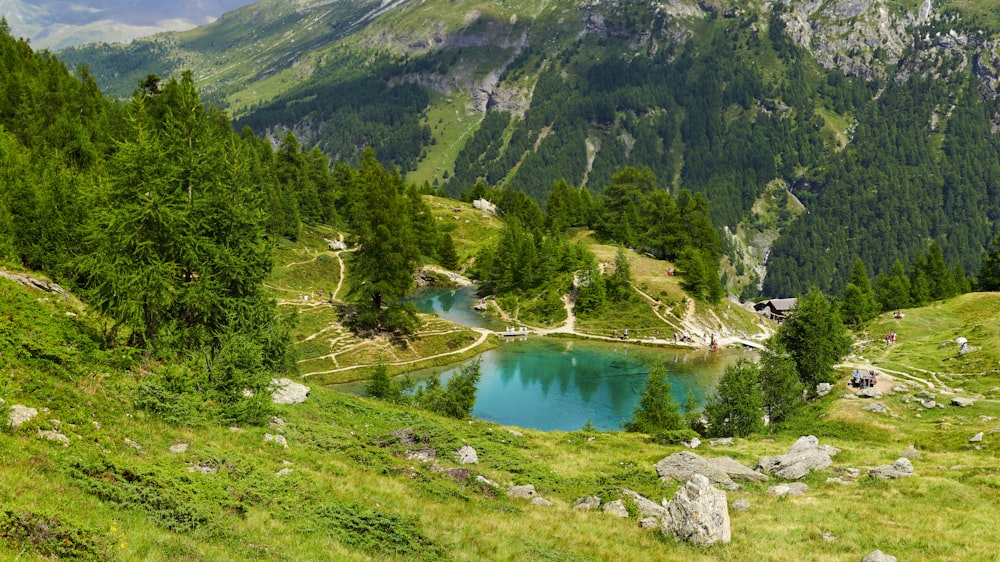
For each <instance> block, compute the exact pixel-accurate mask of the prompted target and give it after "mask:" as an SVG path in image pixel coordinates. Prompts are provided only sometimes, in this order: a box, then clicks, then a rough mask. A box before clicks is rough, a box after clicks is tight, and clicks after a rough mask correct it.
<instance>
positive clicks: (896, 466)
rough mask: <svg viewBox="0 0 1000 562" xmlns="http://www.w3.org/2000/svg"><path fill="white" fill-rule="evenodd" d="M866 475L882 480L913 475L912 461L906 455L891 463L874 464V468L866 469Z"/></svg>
mask: <svg viewBox="0 0 1000 562" xmlns="http://www.w3.org/2000/svg"><path fill="white" fill-rule="evenodd" d="M868 476H869V477H871V478H880V479H883V480H889V479H892V478H906V477H907V476H913V463H911V462H910V459H908V458H906V457H901V458H898V459H896V462H894V463H892V464H884V465H882V466H876V467H875V468H873V469H871V470H869V471H868Z"/></svg>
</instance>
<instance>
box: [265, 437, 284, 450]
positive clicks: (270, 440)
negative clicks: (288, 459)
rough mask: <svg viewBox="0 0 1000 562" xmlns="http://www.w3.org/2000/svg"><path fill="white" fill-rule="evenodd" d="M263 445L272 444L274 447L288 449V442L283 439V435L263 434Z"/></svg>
mask: <svg viewBox="0 0 1000 562" xmlns="http://www.w3.org/2000/svg"><path fill="white" fill-rule="evenodd" d="M264 443H274V444H275V445H281V446H282V447H285V448H288V440H287V439H285V436H284V435H271V434H270V433H265V434H264Z"/></svg>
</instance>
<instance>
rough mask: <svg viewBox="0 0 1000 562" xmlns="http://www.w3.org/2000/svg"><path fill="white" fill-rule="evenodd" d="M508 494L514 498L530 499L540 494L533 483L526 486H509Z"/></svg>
mask: <svg viewBox="0 0 1000 562" xmlns="http://www.w3.org/2000/svg"><path fill="white" fill-rule="evenodd" d="M507 495H508V496H510V497H512V498H523V499H526V500H530V499H532V498H534V497H535V496H537V495H538V493H537V492H535V486H534V485H532V484H526V485H524V486H511V487H510V488H507Z"/></svg>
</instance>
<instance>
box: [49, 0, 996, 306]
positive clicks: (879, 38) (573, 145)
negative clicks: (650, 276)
mask: <svg viewBox="0 0 1000 562" xmlns="http://www.w3.org/2000/svg"><path fill="white" fill-rule="evenodd" d="M998 31H1000V22H998V21H997V18H996V16H995V15H994V14H992V13H991V12H990V11H989V9H988V7H987V6H985V5H981V4H980V3H962V4H959V3H942V4H932V3H930V2H927V1H921V2H908V3H903V2H892V1H885V0H871V1H868V0H865V1H859V0H833V1H830V2H824V3H820V2H801V1H787V2H778V3H773V4H768V5H758V4H755V3H750V2H745V1H707V0H703V1H699V2H695V1H693V0H673V1H669V2H653V1H641V2H630V3H619V2H613V1H608V0H591V1H588V2H583V3H570V2H542V1H536V0H523V1H521V2H515V3H510V4H496V3H487V2H481V1H478V0H456V1H452V2H443V1H441V0H425V1H424V2H420V3H415V2H405V1H401V2H372V1H365V0H361V1H358V2H347V1H338V0H300V1H299V2H296V3H294V4H293V3H287V2H277V1H275V0H264V1H262V2H260V3H258V4H254V5H252V6H248V7H245V8H242V9H240V10H236V11H234V12H232V13H230V14H228V15H227V16H225V17H223V18H220V20H218V21H216V22H214V23H213V24H210V25H208V26H205V27H203V28H198V29H195V30H191V31H187V32H183V33H174V34H165V35H160V36H156V37H153V38H149V39H143V40H140V41H136V42H134V43H133V44H131V45H128V46H96V47H95V46H87V47H83V48H78V49H70V50H66V51H63V52H62V53H61V56H62V57H63V58H64V59H65V60H67V61H68V62H69V63H70V64H71V65H76V64H81V63H84V64H87V65H88V66H89V68H90V71H91V72H92V74H93V75H94V76H95V77H96V78H97V80H98V82H99V83H100V84H101V85H102V87H103V88H105V89H106V90H107V91H110V92H112V93H114V94H116V95H120V96H127V95H129V93H130V92H131V91H132V90H133V89H134V88H135V86H136V84H137V83H138V81H139V80H141V79H143V78H145V77H146V75H147V74H148V73H150V72H152V73H156V74H158V75H161V76H169V75H176V74H177V73H178V72H179V71H181V70H182V69H185V68H190V69H192V70H193V71H194V77H195V80H196V81H197V82H198V83H199V84H200V87H201V88H202V89H203V91H204V92H205V96H206V98H207V99H209V100H210V101H211V102H213V103H215V104H218V105H220V106H223V107H226V108H228V109H229V110H230V112H231V113H232V115H234V116H235V117H236V118H237V123H238V126H240V127H243V126H249V127H250V128H252V129H253V130H254V131H255V132H257V133H259V134H267V135H270V136H272V137H274V138H277V137H279V136H280V135H281V134H283V133H284V132H285V131H288V130H291V131H294V132H295V134H296V136H297V137H298V138H299V139H300V140H301V141H303V142H305V143H308V144H314V145H317V146H319V147H320V148H321V149H322V150H324V152H326V153H327V154H329V155H331V156H333V157H335V158H338V159H342V160H346V161H355V159H356V158H357V156H358V154H359V153H360V150H361V149H362V148H363V147H364V146H374V147H375V148H376V149H377V151H378V154H379V158H380V159H381V160H382V161H384V162H386V163H390V164H394V165H396V166H399V167H400V168H401V170H402V171H403V172H405V173H406V174H407V177H408V179H409V180H411V181H414V182H423V181H427V182H428V183H430V184H431V185H435V186H440V187H441V188H442V189H444V190H445V191H446V192H447V193H449V194H451V195H458V194H461V193H463V192H468V191H469V190H471V189H473V187H474V186H475V185H476V183H477V182H483V183H485V184H486V185H487V186H496V185H501V186H509V187H511V188H514V189H518V190H522V191H525V192H526V193H528V194H529V195H531V196H532V197H533V198H535V199H536V200H537V201H539V202H540V203H544V201H545V199H546V197H547V195H548V192H549V189H550V188H551V185H552V183H553V182H554V181H556V180H559V179H564V180H566V181H567V182H569V183H570V184H572V185H575V186H583V187H586V188H587V189H590V190H591V191H593V192H595V193H600V192H601V191H602V190H603V187H604V186H605V185H607V184H608V182H609V181H610V178H611V176H612V174H613V173H614V172H615V171H617V170H619V169H621V168H622V167H624V166H627V165H632V166H637V167H649V168H650V169H651V170H652V171H653V172H654V173H655V174H656V177H657V178H658V187H661V188H667V189H679V188H688V189H691V190H693V191H697V192H703V193H705V194H706V195H707V196H708V198H709V200H710V202H711V206H712V216H713V221H714V223H715V225H716V227H718V228H719V229H720V230H722V229H723V228H724V227H725V228H728V229H729V231H730V232H732V233H734V234H733V236H742V237H743V241H742V242H740V243H736V242H733V244H732V245H731V246H732V247H730V248H728V249H727V253H728V254H729V256H730V262H731V263H730V266H731V269H729V270H728V271H727V281H728V282H729V283H730V287H731V289H733V290H736V291H741V292H742V293H743V294H744V296H751V295H752V294H754V293H755V289H756V288H757V287H763V290H764V292H765V293H767V294H770V295H777V296H791V295H794V294H796V293H798V292H801V291H803V290H804V289H805V288H806V287H808V286H809V285H818V286H820V287H821V288H823V289H825V290H827V291H831V292H837V291H839V290H840V288H842V287H843V285H844V283H845V282H846V279H847V276H848V273H849V268H850V264H851V263H852V262H853V259H854V257H858V256H860V257H861V258H862V259H863V260H864V262H865V264H866V265H867V266H868V268H869V271H870V272H871V274H872V276H876V275H878V274H880V273H886V272H888V271H889V270H890V269H891V267H892V266H893V264H894V262H895V261H896V260H899V261H900V262H901V263H902V264H903V265H904V266H905V267H909V265H910V264H912V263H913V262H914V261H915V260H917V259H918V256H921V255H923V254H924V252H925V251H926V249H927V246H928V243H929V242H930V241H932V240H933V241H936V242H937V243H938V244H939V245H940V247H941V248H942V249H943V250H944V254H945V256H946V259H947V260H948V261H949V262H950V263H949V265H954V266H959V267H961V268H962V269H964V270H965V271H966V272H967V273H968V274H970V275H974V274H975V272H976V270H977V268H978V265H979V261H980V258H981V255H982V252H983V249H984V247H985V246H986V244H987V243H988V242H989V240H990V239H991V237H992V236H993V235H994V234H995V233H996V232H997V230H998V229H1000V190H998V188H997V187H995V186H997V185H1000V164H997V163H998V162H1000V143H998V140H997V135H996V131H997V130H998V129H1000V102H998V92H1000V71H998V70H997V69H998V68H1000V39H998V34H997V32H998ZM769 185H774V186H778V190H779V192H780V191H781V190H782V189H784V190H785V191H787V192H789V193H790V194H791V195H794V197H793V198H791V199H797V200H798V201H796V202H795V203H794V204H795V205H798V202H799V201H800V202H801V203H802V204H803V205H805V208H806V209H807V211H808V212H806V213H804V214H802V215H801V216H800V217H799V218H798V219H795V218H794V217H793V216H792V215H793V214H794V213H790V212H789V211H788V209H787V204H786V203H783V201H784V200H783V198H781V197H777V198H774V197H773V194H774V193H775V192H774V191H773V190H771V191H769V190H768V189H767V186H769ZM767 193H771V195H766V194H767ZM765 196H767V197H770V198H771V199H772V200H773V201H772V202H773V203H774V205H776V207H773V208H771V209H770V210H768V211H764V210H763V207H766V205H762V198H763V197H765ZM754 240H756V241H762V240H766V241H768V242H754V243H753V244H750V242H751V241H754ZM771 240H774V242H773V245H772V243H771V242H770V241H771ZM761 244H762V245H761ZM744 245H748V246H749V245H752V246H754V247H753V248H752V249H749V250H747V251H737V250H736V248H738V247H742V246H744ZM765 256H766V258H765ZM764 259H766V260H767V263H766V264H764V263H762V260H764Z"/></svg>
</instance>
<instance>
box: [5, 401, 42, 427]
mask: <svg viewBox="0 0 1000 562" xmlns="http://www.w3.org/2000/svg"><path fill="white" fill-rule="evenodd" d="M37 415H38V410H36V409H34V408H29V407H27V406H22V405H21V404H14V405H13V406H11V407H10V410H9V411H8V412H7V423H8V424H10V427H11V428H12V429H17V428H19V427H21V426H22V425H24V423H25V422H27V421H29V420H31V419H32V418H34V417H35V416H37Z"/></svg>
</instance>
